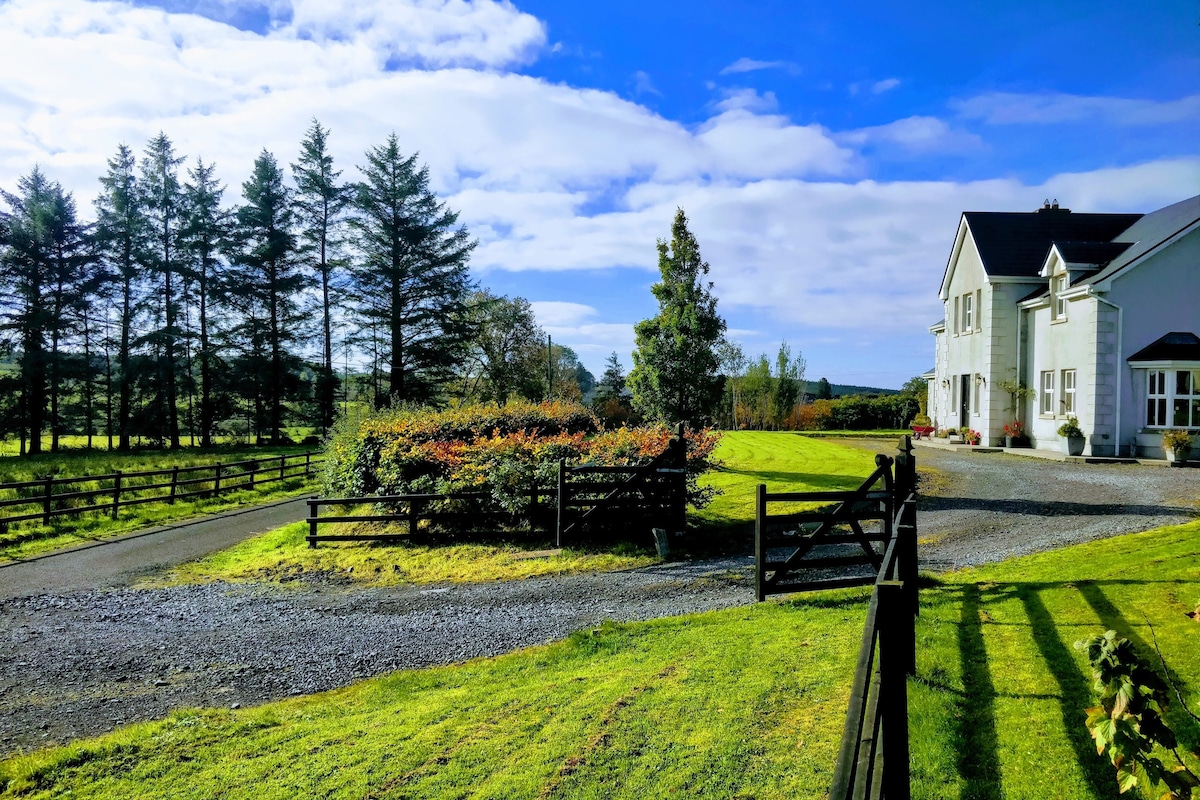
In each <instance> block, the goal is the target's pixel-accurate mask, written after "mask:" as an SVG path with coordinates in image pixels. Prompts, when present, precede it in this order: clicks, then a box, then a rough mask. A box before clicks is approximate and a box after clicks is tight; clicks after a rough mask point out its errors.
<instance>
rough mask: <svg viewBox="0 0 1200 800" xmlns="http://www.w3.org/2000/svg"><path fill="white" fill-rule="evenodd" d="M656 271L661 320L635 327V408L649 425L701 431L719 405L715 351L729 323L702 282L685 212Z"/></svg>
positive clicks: (661, 246) (662, 245)
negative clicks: (656, 422) (651, 421)
mask: <svg viewBox="0 0 1200 800" xmlns="http://www.w3.org/2000/svg"><path fill="white" fill-rule="evenodd" d="M658 269H659V272H660V273H661V275H662V280H660V281H659V282H658V283H656V284H654V286H653V287H652V288H651V292H653V293H654V297H655V299H656V300H658V308H659V311H658V315H657V316H655V317H652V318H651V319H646V320H642V321H641V322H639V323H638V324H637V325H636V326H634V333H635V335H636V338H637V349H636V350H635V351H634V353H633V370H632V371H630V373H629V389H630V391H631V392H633V404H634V407H635V408H637V409H638V411H639V412H641V413H642V415H643V416H645V417H647V418H649V419H656V420H660V421H663V422H668V423H673V422H687V423H688V424H689V425H692V426H693V427H694V426H698V425H702V424H705V423H706V422H708V421H709V420H710V419H711V418H712V416H713V414H714V412H715V411H716V409H717V406H718V404H719V403H720V400H721V391H722V386H723V380H722V378H721V375H720V374H719V368H720V361H719V358H718V355H717V348H718V345H719V344H720V343H721V341H722V340H723V339H724V335H725V320H723V319H722V318H721V317H720V316H719V315H718V314H717V298H716V297H714V296H713V294H712V283H711V282H705V281H704V276H705V275H707V274H708V264H707V263H706V262H705V261H704V260H703V259H702V258H701V257H700V245H699V244H698V243H697V242H696V237H694V236H693V235H692V232H691V231H690V230H688V220H687V216H686V215H685V214H684V213H683V209H682V208H680V209H677V210H676V212H675V221H674V223H673V224H672V225H671V241H670V242H667V241H664V240H662V239H660V240H659V241H658Z"/></svg>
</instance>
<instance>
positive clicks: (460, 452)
mask: <svg viewBox="0 0 1200 800" xmlns="http://www.w3.org/2000/svg"><path fill="white" fill-rule="evenodd" d="M671 436H672V431H671V430H669V429H668V428H667V427H665V426H663V425H648V426H641V427H637V428H628V427H620V428H616V429H614V430H608V431H605V430H602V429H601V426H600V423H599V421H598V420H597V419H596V417H595V416H594V415H593V414H592V413H591V412H590V411H589V410H588V409H587V408H585V407H584V406H582V405H579V404H577V403H572V402H565V401H554V402H548V403H540V404H535V403H528V402H513V403H509V404H507V405H505V406H495V405H479V406H469V407H462V408H455V409H449V410H446V411H433V410H429V409H401V410H392V411H385V412H381V413H379V414H376V415H373V416H370V417H368V418H366V419H364V420H361V421H360V422H359V423H358V424H356V425H348V426H343V427H342V428H340V429H339V430H338V431H336V433H335V434H334V436H333V438H332V440H331V441H330V444H329V447H328V450H327V454H326V462H325V487H324V488H325V491H326V493H327V494H330V495H352V496H368V495H375V494H415V493H437V494H453V493H457V492H468V491H469V492H480V491H482V492H489V493H491V495H492V497H493V499H494V500H495V501H496V503H497V504H498V505H499V506H501V507H502V508H504V509H506V510H509V511H519V510H522V509H524V508H525V505H526V503H527V500H526V493H527V492H528V491H529V490H530V489H532V488H533V487H535V486H536V487H537V488H538V489H552V488H554V487H555V486H556V485H557V481H558V461H559V459H566V461H567V463H568V464H580V463H591V464H599V465H631V464H644V463H648V462H649V461H650V460H651V459H653V458H654V457H655V456H657V455H658V454H659V453H661V452H662V451H663V450H665V449H666V447H667V443H668V442H669V441H670V439H671ZM686 436H687V440H688V478H689V480H688V488H689V492H688V494H689V501H691V502H692V503H693V504H694V505H698V506H699V505H703V504H704V503H706V502H707V501H708V500H709V499H711V492H707V491H705V490H703V489H701V488H699V486H698V484H697V481H696V478H697V477H698V476H699V474H700V473H701V472H703V471H704V470H705V469H707V468H708V466H709V465H710V463H711V461H710V459H711V456H712V451H713V449H714V448H715V447H716V445H717V442H718V441H719V438H720V435H719V434H717V433H714V432H712V431H707V430H704V431H689V432H688V433H687V434H686Z"/></svg>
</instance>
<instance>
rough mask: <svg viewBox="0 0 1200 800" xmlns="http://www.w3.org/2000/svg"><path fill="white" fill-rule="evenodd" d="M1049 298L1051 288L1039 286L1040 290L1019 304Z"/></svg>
mask: <svg viewBox="0 0 1200 800" xmlns="http://www.w3.org/2000/svg"><path fill="white" fill-rule="evenodd" d="M1049 296H1050V287H1049V286H1048V285H1047V286H1039V287H1038V288H1036V289H1034V290H1033V291H1032V292H1030V293H1029V294H1027V295H1025V296H1024V297H1022V298H1021V299H1020V300H1018V301H1017V302H1018V303H1024V302H1025V301H1027V300H1033V299H1034V298H1035V297H1049Z"/></svg>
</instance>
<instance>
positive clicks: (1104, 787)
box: [1015, 584, 1119, 800]
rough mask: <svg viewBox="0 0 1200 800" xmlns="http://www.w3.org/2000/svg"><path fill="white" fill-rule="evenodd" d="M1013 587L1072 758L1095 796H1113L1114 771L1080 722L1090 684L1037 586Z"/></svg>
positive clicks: (1088, 703)
mask: <svg viewBox="0 0 1200 800" xmlns="http://www.w3.org/2000/svg"><path fill="white" fill-rule="evenodd" d="M1015 588H1016V595H1017V598H1018V599H1019V600H1020V601H1021V604H1022V605H1023V606H1024V607H1025V615H1026V616H1027V617H1028V618H1029V630H1030V633H1031V634H1032V636H1033V641H1034V644H1036V645H1037V649H1038V652H1039V653H1041V656H1042V660H1044V661H1045V662H1046V667H1047V668H1048V669H1049V671H1050V674H1051V675H1052V676H1053V678H1054V680H1055V682H1057V683H1058V687H1059V692H1060V700H1059V703H1060V706H1061V709H1062V723H1063V730H1064V731H1065V732H1066V734H1067V739H1068V740H1069V741H1070V743H1071V748H1072V749H1073V750H1074V751H1075V760H1076V761H1077V762H1078V763H1079V767H1080V769H1081V770H1082V771H1083V773H1084V775H1085V776H1086V779H1087V783H1088V788H1089V789H1090V790H1091V793H1092V796H1093V797H1095V798H1098V800H1117V798H1118V796H1119V793H1118V791H1117V780H1116V774H1115V772H1114V771H1113V768H1112V767H1111V766H1110V765H1109V764H1108V763H1107V762H1106V761H1105V760H1104V759H1103V758H1101V757H1100V756H1097V755H1096V746H1095V744H1093V742H1092V738H1091V736H1090V735H1089V734H1088V730H1087V726H1086V725H1085V724H1084V719H1085V717H1086V713H1085V711H1084V710H1085V709H1086V708H1088V707H1089V706H1091V705H1092V702H1093V698H1092V689H1091V686H1090V684H1089V683H1088V680H1087V679H1086V678H1085V677H1084V675H1083V673H1082V672H1080V670H1079V666H1078V664H1077V663H1076V661H1075V657H1074V656H1073V655H1072V651H1071V646H1070V645H1068V644H1066V643H1064V642H1063V640H1062V637H1060V636H1059V634H1058V628H1057V626H1056V625H1055V622H1054V616H1053V615H1052V614H1051V613H1050V610H1049V609H1047V608H1046V604H1045V603H1044V602H1043V601H1042V597H1041V594H1040V592H1039V590H1037V589H1034V588H1031V587H1030V586H1029V585H1021V584H1018V585H1016V587H1015Z"/></svg>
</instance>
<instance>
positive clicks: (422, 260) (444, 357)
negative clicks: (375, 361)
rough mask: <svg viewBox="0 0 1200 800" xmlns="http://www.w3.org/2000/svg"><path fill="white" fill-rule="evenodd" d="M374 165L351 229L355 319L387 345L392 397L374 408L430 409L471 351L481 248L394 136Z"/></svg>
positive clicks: (371, 154)
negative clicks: (471, 303)
mask: <svg viewBox="0 0 1200 800" xmlns="http://www.w3.org/2000/svg"><path fill="white" fill-rule="evenodd" d="M366 157H367V163H366V165H365V166H362V167H360V168H359V169H360V170H361V172H362V173H363V178H364V180H363V182H362V183H360V184H358V185H357V187H356V191H355V200H354V205H355V210H356V212H357V213H356V214H355V215H354V216H353V217H351V218H350V221H349V224H350V228H351V230H352V232H353V245H354V249H355V251H356V253H357V254H358V262H357V263H356V264H355V266H354V272H353V276H352V277H353V281H354V291H355V295H356V299H357V303H358V309H357V310H358V313H359V314H360V315H361V316H362V317H363V318H364V321H366V322H367V323H368V325H370V324H371V323H377V324H378V325H379V327H380V328H381V329H382V332H383V336H384V344H385V346H386V353H385V359H386V362H387V364H388V392H387V395H383V394H382V392H377V394H376V399H375V401H376V404H384V403H386V402H387V400H388V399H389V397H390V398H391V399H392V400H394V401H399V402H418V403H427V402H431V401H434V400H436V399H438V398H439V396H440V395H441V393H442V391H443V389H444V387H445V385H446V384H447V383H448V382H449V381H450V380H452V379H453V378H454V376H455V373H456V371H457V369H458V367H459V365H460V364H461V363H462V362H463V360H464V359H465V356H466V349H467V346H468V345H469V342H470V338H471V330H470V323H469V314H468V309H467V305H466V301H467V297H468V295H469V293H470V291H471V289H472V285H471V280H470V276H469V274H468V272H467V262H468V259H469V258H470V254H471V251H472V250H473V249H474V248H475V244H476V243H475V242H474V241H472V240H471V238H470V236H469V235H468V233H467V229H466V228H465V227H462V226H457V223H458V214H457V213H455V212H453V211H450V210H449V209H447V208H446V206H445V204H443V203H440V202H438V199H437V195H435V194H434V193H433V192H432V191H431V190H430V189H429V169H428V168H427V167H421V168H420V169H418V168H417V155H416V154H413V155H411V156H409V157H408V158H405V157H403V156H402V155H401V154H400V146H399V144H398V142H397V139H396V135H395V134H394V133H393V134H392V135H391V136H389V137H388V139H387V141H386V142H385V143H384V144H382V145H380V146H378V147H373V148H371V149H370V150H368V151H367V153H366ZM456 226H457V227H456ZM363 327H364V328H365V327H367V326H363Z"/></svg>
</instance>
